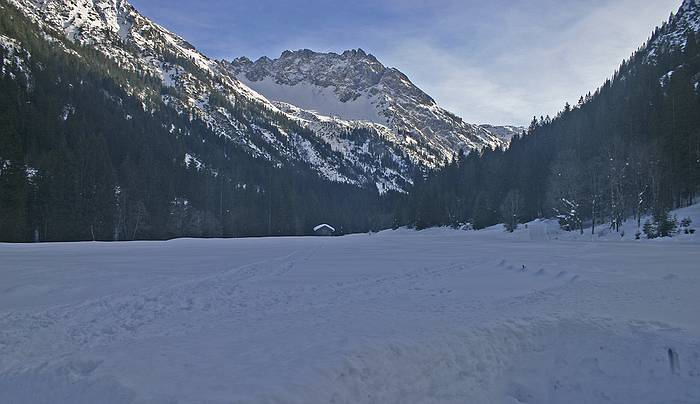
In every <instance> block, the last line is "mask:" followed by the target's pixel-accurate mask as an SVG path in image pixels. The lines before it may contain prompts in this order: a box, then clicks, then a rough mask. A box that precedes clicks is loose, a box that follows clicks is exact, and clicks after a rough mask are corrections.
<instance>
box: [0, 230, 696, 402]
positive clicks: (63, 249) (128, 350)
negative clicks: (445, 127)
mask: <svg viewBox="0 0 700 404" xmlns="http://www.w3.org/2000/svg"><path fill="white" fill-rule="evenodd" d="M539 225H540V226H547V224H546V223H544V224H543V223H539ZM548 234H550V233H549V232H548V231H546V229H544V230H543V229H541V228H539V227H538V226H534V227H533V226H528V228H527V229H525V228H524V227H523V228H521V229H520V230H518V231H517V232H516V233H515V234H506V233H504V232H503V230H502V228H497V227H494V228H491V229H487V230H485V231H480V232H473V231H457V230H447V229H432V230H426V231H421V232H415V231H409V230H397V231H387V232H381V233H378V234H374V235H367V234H361V235H352V236H345V237H337V238H321V237H308V238H267V239H238V240H190V239H183V240H174V241H168V242H131V243H75V244H63V243H59V244H39V245H7V244H5V245H0V402H2V403H72V404H75V403H465V402H467V403H507V404H515V403H567V404H575V403H581V404H584V403H585V404H588V403H603V402H609V403H637V404H639V403H649V404H651V403H688V404H691V403H693V404H697V403H698V402H700V315H699V309H700V293H698V291H699V290H700V265H699V264H698V263H699V262H700V248H699V240H698V239H697V238H696V236H687V237H680V238H676V239H664V240H640V241H635V240H617V239H614V238H601V239H600V240H598V239H596V240H594V241H591V240H553V239H551V237H549V236H548Z"/></svg>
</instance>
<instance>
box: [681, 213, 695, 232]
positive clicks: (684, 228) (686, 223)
mask: <svg viewBox="0 0 700 404" xmlns="http://www.w3.org/2000/svg"><path fill="white" fill-rule="evenodd" d="M692 223H693V220H692V219H691V218H689V217H686V218H684V219H683V220H681V232H683V233H685V234H695V229H691V228H690V225H691V224H692Z"/></svg>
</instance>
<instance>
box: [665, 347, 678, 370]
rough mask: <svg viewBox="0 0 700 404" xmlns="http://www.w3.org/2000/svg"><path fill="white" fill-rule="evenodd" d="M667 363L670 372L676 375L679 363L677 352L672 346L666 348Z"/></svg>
mask: <svg viewBox="0 0 700 404" xmlns="http://www.w3.org/2000/svg"><path fill="white" fill-rule="evenodd" d="M668 363H669V365H670V366H671V374H672V375H678V374H680V372H681V365H680V363H679V361H678V352H676V351H674V350H673V348H668Z"/></svg>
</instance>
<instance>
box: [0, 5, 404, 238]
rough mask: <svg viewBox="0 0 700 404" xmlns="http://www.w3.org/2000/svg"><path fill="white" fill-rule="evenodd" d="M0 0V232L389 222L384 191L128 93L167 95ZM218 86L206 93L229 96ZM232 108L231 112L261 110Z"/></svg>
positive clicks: (30, 234)
mask: <svg viewBox="0 0 700 404" xmlns="http://www.w3.org/2000/svg"><path fill="white" fill-rule="evenodd" d="M0 5H1V6H2V9H1V10H0V11H2V12H1V13H0V35H1V36H0V40H1V41H2V43H0V45H2V46H0V67H2V71H1V72H0V94H2V96H1V97H0V241H31V240H40V241H52V240H61V241H66V240H68V241H69V240H133V239H150V238H158V239H162V238H170V237H181V236H204V237H214V236H226V237H229V236H251V235H288V234H308V233H310V232H311V231H312V228H313V226H314V225H316V224H318V222H319V221H328V222H331V223H334V225H335V226H336V227H337V228H338V229H339V230H341V231H343V232H352V231H366V230H368V229H370V228H376V227H387V226H390V225H391V224H392V222H391V219H392V217H393V215H392V214H391V212H390V211H389V210H388V209H387V208H386V207H385V205H386V204H387V203H388V202H387V200H388V199H389V198H392V196H384V197H381V198H380V197H379V196H378V194H377V192H376V189H375V188H374V187H369V188H361V187H356V186H353V185H349V184H341V183H333V182H329V181H326V180H323V179H322V178H320V177H319V176H318V175H317V174H316V173H314V172H312V171H311V170H310V169H309V168H308V166H305V165H302V164H293V163H289V164H281V163H279V162H273V161H269V160H265V159H259V158H258V159H256V158H253V157H251V155H250V154H249V153H246V152H244V151H243V150H241V148H240V147H239V146H237V145H236V144H235V143H233V142H230V141H227V139H225V138H223V137H221V136H219V135H217V134H216V133H214V132H213V131H212V130H211V127H210V125H207V122H203V121H202V120H201V119H198V118H197V116H192V115H189V116H188V115H186V114H183V113H181V111H177V110H176V109H174V108H171V107H169V105H168V104H167V103H160V102H149V101H148V100H145V101H143V100H142V98H139V97H135V96H134V95H133V93H134V92H135V91H139V92H140V93H142V94H156V95H160V96H167V95H169V94H170V92H171V91H172V89H171V88H167V87H165V86H163V83H162V81H161V80H159V79H157V78H154V77H152V76H149V75H147V74H139V73H138V72H133V71H129V70H126V69H123V68H121V67H120V66H118V65H116V64H115V63H113V62H112V61H110V60H109V59H107V58H106V57H104V55H102V54H101V53H99V52H96V51H93V50H92V49H90V48H89V47H86V46H81V45H78V44H74V43H72V42H70V41H56V40H53V41H49V40H48V39H47V38H46V37H42V35H41V33H40V32H39V31H37V30H36V27H35V26H34V25H33V24H32V23H31V22H30V21H28V20H27V19H26V18H25V17H24V16H23V15H22V14H21V13H19V12H18V11H17V10H16V9H14V8H13V7H12V6H10V5H8V4H4V2H3V3H0ZM181 63H186V61H181ZM134 88H136V89H137V90H134ZM215 96H216V94H213V93H212V94H211V95H210V97H209V99H210V102H211V103H216V102H220V103H225V102H227V101H226V99H224V98H223V97H219V98H217V97H215ZM228 107H229V108H234V107H232V106H230V105H228ZM253 107H254V106H251V105H248V106H247V108H253ZM235 108H236V109H235V111H236V113H238V114H239V115H241V120H242V119H245V118H246V117H249V116H263V113H262V111H255V110H245V109H243V108H246V106H245V105H243V106H242V105H241V104H239V105H237V106H236V107H235ZM266 113H267V114H269V111H267V112H266ZM290 125H291V123H290ZM296 129H297V130H303V129H301V128H296ZM195 156H196V157H195ZM360 212H361V214H360Z"/></svg>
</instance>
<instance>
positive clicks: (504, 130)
mask: <svg viewBox="0 0 700 404" xmlns="http://www.w3.org/2000/svg"><path fill="white" fill-rule="evenodd" d="M481 127H482V128H483V129H486V130H487V131H489V132H491V133H493V134H494V135H495V136H496V137H498V138H499V139H501V140H502V141H503V142H504V143H506V144H510V141H511V140H512V139H513V137H515V136H520V135H522V134H523V132H525V127H523V126H512V125H503V126H497V125H489V124H483V125H481Z"/></svg>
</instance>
